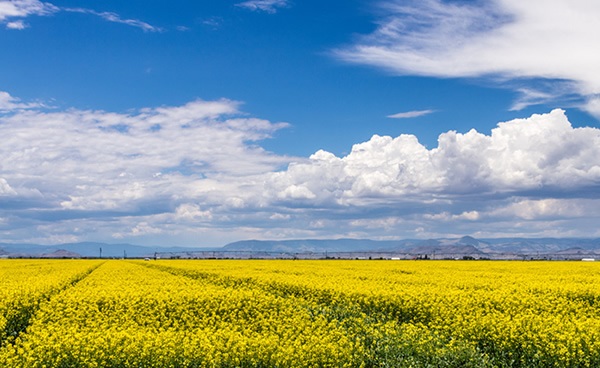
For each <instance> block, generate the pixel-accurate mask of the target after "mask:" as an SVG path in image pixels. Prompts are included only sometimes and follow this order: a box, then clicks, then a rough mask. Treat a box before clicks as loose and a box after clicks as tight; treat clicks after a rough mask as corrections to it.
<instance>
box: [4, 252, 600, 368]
mask: <svg viewBox="0 0 600 368" xmlns="http://www.w3.org/2000/svg"><path fill="white" fill-rule="evenodd" d="M0 276H1V278H0V285H1V289H0V290H1V291H0V293H1V299H0V366H6V367H597V366H600V264H598V263H595V262H503V261H502V262H501V261H339V260H335V261H334V260H327V261H325V260H323V261H292V260H285V261H276V260H268V261H265V260H260V261H259V260H244V261H240V260H202V261H199V260H193V261H192V260H190V261H188V260H172V261H171V260H158V261H141V260H0Z"/></svg>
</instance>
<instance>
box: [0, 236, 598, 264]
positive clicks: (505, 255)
mask: <svg viewBox="0 0 600 368" xmlns="http://www.w3.org/2000/svg"><path fill="white" fill-rule="evenodd" d="M100 249H102V254H100ZM155 253H156V254H157V255H158V256H159V257H162V258H170V257H183V258H193V257H216V258H227V257H229V256H232V255H237V256H239V257H246V258H251V257H253V255H256V254H258V253H261V254H263V256H265V257H267V258H268V257H278V255H282V254H286V255H288V256H290V257H292V256H297V255H299V254H315V255H318V254H327V255H328V256H329V255H331V256H333V257H336V256H340V257H347V258H355V257H356V258H358V257H368V256H373V257H379V256H381V257H401V258H418V257H426V258H438V259H439V258H462V257H473V258H491V259H525V258H527V259H529V258H547V259H578V258H599V259H600V239H598V238H596V239H588V238H580V239H574V238H499V239H476V238H473V237H471V236H463V237H460V238H439V239H404V240H370V239H296V240H243V241H237V242H233V243H229V244H227V245H225V246H223V247H214V248H189V247H164V246H140V245H134V244H105V243H94V242H82V243H67V244H57V245H38V244H12V243H0V257H38V258H42V257H44V258H79V257H99V256H100V255H102V257H103V258H123V257H128V258H144V257H154V254H155ZM342 253H344V254H342ZM336 254H337V255H336Z"/></svg>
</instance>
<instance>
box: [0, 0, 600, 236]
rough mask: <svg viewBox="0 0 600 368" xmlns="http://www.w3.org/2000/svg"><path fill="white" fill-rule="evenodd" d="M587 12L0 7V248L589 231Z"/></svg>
mask: <svg viewBox="0 0 600 368" xmlns="http://www.w3.org/2000/svg"><path fill="white" fill-rule="evenodd" d="M598 16H600V6H598V5H594V4H593V3H592V2H589V1H584V0H576V1H559V0H552V1H542V0H535V1H530V2H527V3H526V4H523V3H522V2H520V1H517V0H494V1H472V2H465V1H450V0H446V1H442V0H425V1H413V0H382V1H378V2H373V1H359V0H354V1H326V2H323V1H288V0H256V1H253V0H250V1H202V2H189V1H170V2H163V1H153V2H147V1H144V2H141V1H127V2H123V1H88V2H77V1H52V2H43V1H38V0H18V1H17V0H14V1H13V0H10V1H6V0H3V1H0V50H2V52H1V54H0V55H1V57H0V135H1V136H2V137H3V138H2V141H0V154H1V155H2V157H3V159H2V163H1V164H0V242H1V241H5V242H39V243H58V242H71V241H87V240H93V241H106V242H125V241H126V242H132V243H139V244H172V245H200V246H203V245H206V246H213V245H221V244H225V243H227V242H229V241H234V240H240V239H248V238H256V239H289V238H328V237H335V238H337V237H358V238H373V239H396V238H428V237H442V236H462V235H473V236H479V237H500V236H584V237H593V236H600V232H599V230H597V226H596V224H597V221H598V217H599V216H600V210H598V208H600V206H599V204H600V203H598V199H597V198H598V197H599V196H598V194H599V184H600V159H599V157H600V155H599V154H600V131H599V129H598V128H599V126H600V123H599V120H598V119H599V118H600V97H599V96H600V77H598V75H600V74H599V73H598V67H597V65H600V53H598V52H597V51H596V48H597V47H596V40H597V35H598V34H599V33H600V26H599V25H598V24H599V22H597V17H598Z"/></svg>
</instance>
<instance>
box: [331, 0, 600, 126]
mask: <svg viewBox="0 0 600 368" xmlns="http://www.w3.org/2000/svg"><path fill="white" fill-rule="evenodd" d="M380 7H381V15H380V17H379V20H378V23H377V29H376V30H375V31H374V32H373V33H372V34H369V35H365V36H363V37H361V38H360V39H359V40H358V41H357V42H356V43H355V44H354V45H352V46H350V47H347V48H345V49H339V50H336V52H335V53H336V55H337V56H338V57H340V58H342V59H344V60H346V61H349V62H353V63H359V64H366V65H372V66H376V67H380V68H384V69H386V70H389V71H391V72H392V73H395V74H400V75H420V76H433V77H443V78H447V77H492V78H495V79H496V80H504V81H505V82H506V81H509V80H510V81H513V82H514V81H520V82H519V83H523V79H543V80H547V81H551V83H546V85H544V88H543V89H542V90H540V89H535V88H534V87H533V86H534V85H533V84H532V85H530V87H528V89H527V90H526V91H520V93H521V98H520V99H519V100H518V101H516V102H515V104H514V105H513V109H521V108H524V107H526V106H528V105H530V104H536V103H541V102H547V101H553V100H556V99H561V98H564V97H565V95H572V94H575V95H578V96H579V97H580V100H581V101H582V102H581V103H580V105H581V106H580V107H581V108H583V109H585V110H587V111H588V112H590V113H592V114H594V115H595V116H597V117H600V109H599V108H598V106H599V105H600V102H598V101H599V97H598V96H599V95H600V76H599V74H598V73H597V65H600V53H598V52H596V48H597V47H596V43H597V39H596V35H598V34H599V33H600V22H598V19H597V14H599V13H600V3H598V2H594V1H588V0H572V1H567V0H550V1H546V0H531V1H519V0H492V1H474V2H462V1H461V2H458V1H457V2H453V1H442V0H422V1H421V0H419V1H413V0H409V1H404V0H402V1H400V0H394V1H386V2H382V3H381V4H380ZM548 84H553V85H555V87H554V88H548Z"/></svg>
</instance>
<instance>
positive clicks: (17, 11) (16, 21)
mask: <svg viewBox="0 0 600 368" xmlns="http://www.w3.org/2000/svg"><path fill="white" fill-rule="evenodd" d="M60 11H65V12H71V13H83V14H91V15H95V16H98V17H100V18H102V19H104V20H106V21H108V22H112V23H120V24H125V25H128V26H132V27H136V28H139V29H142V30H143V31H145V32H159V31H162V29H161V28H159V27H155V26H153V25H151V24H149V23H146V22H143V21H141V20H138V19H123V18H122V17H121V16H120V15H119V14H117V13H114V12H99V11H96V10H92V9H88V8H61V7H58V6H56V5H54V4H52V3H48V2H42V1H39V0H3V1H0V22H6V28H8V29H13V30H23V29H25V28H27V27H28V25H27V24H26V23H25V22H24V19H25V18H27V17H30V16H50V15H53V14H55V13H57V12H60Z"/></svg>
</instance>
